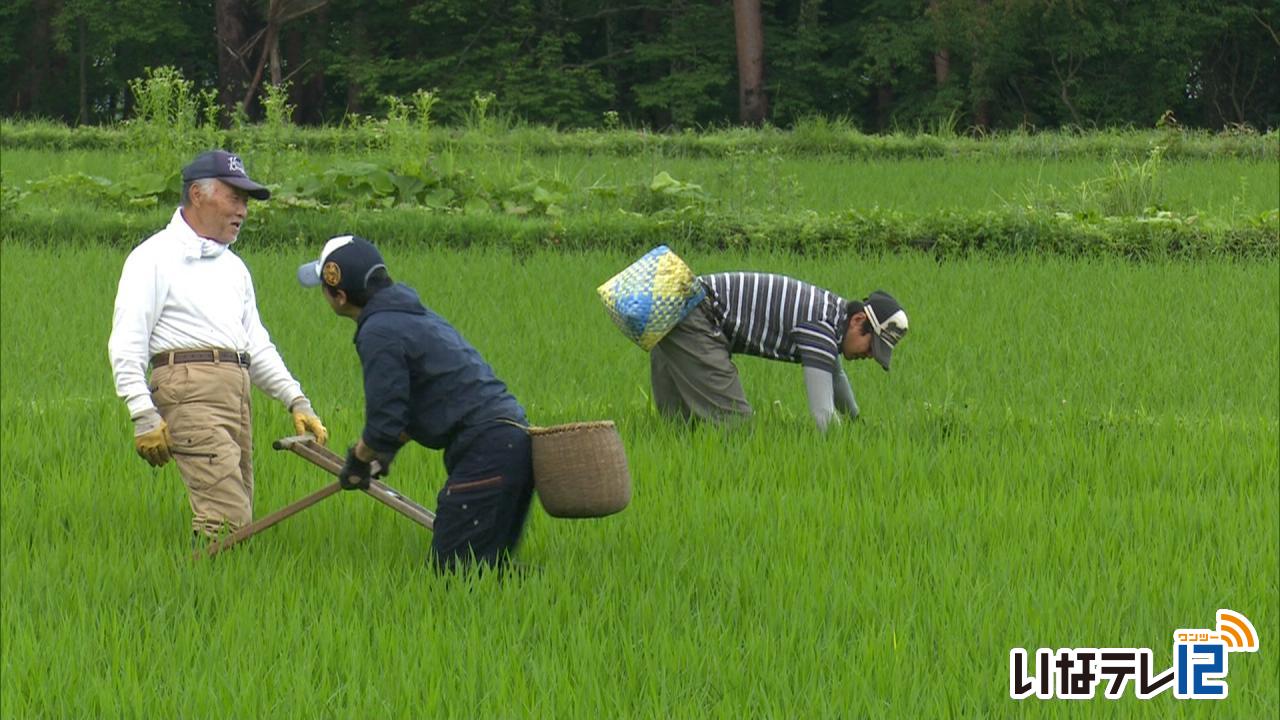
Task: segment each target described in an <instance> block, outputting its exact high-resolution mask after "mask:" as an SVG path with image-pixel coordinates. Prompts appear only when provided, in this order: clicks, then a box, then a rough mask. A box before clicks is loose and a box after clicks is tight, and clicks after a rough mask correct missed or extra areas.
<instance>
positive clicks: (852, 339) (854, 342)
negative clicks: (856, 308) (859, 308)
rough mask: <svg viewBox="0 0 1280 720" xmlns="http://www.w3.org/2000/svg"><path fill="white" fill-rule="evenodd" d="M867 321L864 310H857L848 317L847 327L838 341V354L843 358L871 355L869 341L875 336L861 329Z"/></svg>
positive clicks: (860, 358)
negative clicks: (842, 338) (841, 339)
mask: <svg viewBox="0 0 1280 720" xmlns="http://www.w3.org/2000/svg"><path fill="white" fill-rule="evenodd" d="M866 321H867V314H866V313H865V312H857V313H854V314H853V317H851V318H849V329H848V330H847V331H845V334H844V340H843V341H842V342H841V343H840V354H841V355H844V359H845V360H866V359H867V358H869V357H871V342H872V340H874V339H875V336H874V335H872V334H871V333H869V332H866V331H864V330H863V329H862V326H863V324H864V323H866Z"/></svg>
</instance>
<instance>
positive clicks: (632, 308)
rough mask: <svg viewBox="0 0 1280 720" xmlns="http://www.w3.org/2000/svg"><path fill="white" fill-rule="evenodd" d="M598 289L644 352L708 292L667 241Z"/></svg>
mask: <svg viewBox="0 0 1280 720" xmlns="http://www.w3.org/2000/svg"><path fill="white" fill-rule="evenodd" d="M596 292H597V293H599V294H600V299H601V300H603V301H604V307H605V309H606V310H608V311H609V317H610V318H612V319H613V323H614V324H615V325H617V326H618V329H619V330H621V331H622V334H623V335H626V336H627V338H629V339H630V340H631V341H632V342H634V343H635V344H637V345H639V346H640V347H641V348H642V349H643V350H644V351H645V352H648V351H649V350H652V349H653V346H654V345H657V344H658V341H659V340H661V339H662V338H663V336H664V335H666V334H667V333H668V332H669V331H670V330H671V328H673V327H675V326H676V323H678V322H680V321H681V320H683V319H684V318H685V316H686V315H688V314H689V312H690V311H691V310H693V308H694V307H696V306H697V304H698V303H700V302H702V299H703V298H704V297H705V296H706V294H707V292H706V290H705V289H703V287H702V283H699V282H698V279H697V277H695V276H694V274H693V271H692V270H690V269H689V266H688V265H685V264H684V261H683V260H681V259H680V256H678V255H676V254H675V253H673V252H671V248H669V247H667V246H666V245H659V246H658V247H656V248H654V249H652V250H650V251H649V252H647V253H645V255H644V257H642V258H640V259H639V260H637V261H635V262H634V263H631V265H629V266H627V267H626V269H624V270H623V271H622V272H620V273H618V274H617V275H614V276H613V277H611V278H609V279H608V280H607V281H606V282H605V283H604V284H603V285H601V286H600V287H599V288H597V289H596Z"/></svg>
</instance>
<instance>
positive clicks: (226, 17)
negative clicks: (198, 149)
mask: <svg viewBox="0 0 1280 720" xmlns="http://www.w3.org/2000/svg"><path fill="white" fill-rule="evenodd" d="M213 10H214V24H215V32H216V33H217V35H216V38H215V40H216V42H217V45H218V104H220V105H221V106H222V111H223V113H224V115H225V117H224V120H225V121H228V122H229V121H230V119H231V117H232V116H233V115H234V113H235V109H236V107H237V106H238V105H239V104H240V99H241V94H242V93H243V92H244V89H245V87H246V86H247V85H248V82H249V68H248V65H247V64H246V63H245V60H244V58H242V57H240V52H241V49H242V48H243V47H244V44H245V43H244V39H245V38H244V14H243V13H244V7H243V0H214V3H213Z"/></svg>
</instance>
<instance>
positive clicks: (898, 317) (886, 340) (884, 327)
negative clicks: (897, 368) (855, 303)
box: [862, 290, 907, 372]
mask: <svg viewBox="0 0 1280 720" xmlns="http://www.w3.org/2000/svg"><path fill="white" fill-rule="evenodd" d="M862 309H863V310H864V311H865V312H866V313H867V322H869V323H871V332H872V334H873V335H874V336H875V337H874V339H873V340H872V341H871V355H872V357H874V358H875V359H876V362H878V363H880V367H883V368H884V369H885V372H888V370H889V360H890V359H891V358H892V357H893V349H894V348H895V347H897V345H898V341H900V340H902V336H903V335H906V334H907V311H906V310H903V309H902V306H901V305H899V304H898V301H897V300H894V299H893V296H892V295H890V294H889V293H887V292H884V291H883V290H877V291H875V292H873V293H871V295H870V296H868V297H867V299H866V300H864V301H863V302H862Z"/></svg>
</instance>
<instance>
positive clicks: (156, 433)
mask: <svg viewBox="0 0 1280 720" xmlns="http://www.w3.org/2000/svg"><path fill="white" fill-rule="evenodd" d="M171 447H173V438H171V437H169V424H168V423H166V422H165V421H164V418H162V417H160V413H158V412H156V411H155V410H145V411H143V412H142V413H141V414H140V415H138V416H137V417H135V418H134V419H133V448H134V449H135V450H137V451H138V455H140V456H142V459H143V460H146V461H147V462H149V463H151V466H152V467H160V466H161V465H164V464H165V463H167V462H169V459H170V458H171V457H172V456H171V455H170V453H169V448H171Z"/></svg>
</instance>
